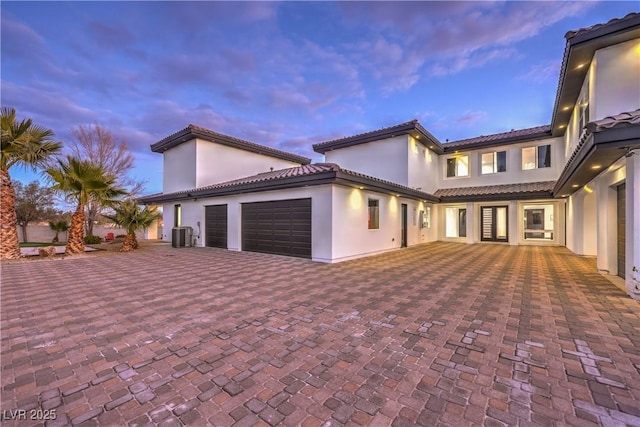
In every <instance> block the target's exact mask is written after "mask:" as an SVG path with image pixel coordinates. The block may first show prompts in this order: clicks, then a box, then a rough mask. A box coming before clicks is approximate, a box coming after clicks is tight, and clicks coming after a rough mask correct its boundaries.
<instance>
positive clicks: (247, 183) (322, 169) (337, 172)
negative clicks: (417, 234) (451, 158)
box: [139, 163, 437, 203]
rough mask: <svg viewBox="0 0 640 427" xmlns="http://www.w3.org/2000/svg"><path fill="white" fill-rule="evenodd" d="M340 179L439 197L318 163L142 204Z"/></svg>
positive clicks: (148, 198)
mask: <svg viewBox="0 0 640 427" xmlns="http://www.w3.org/2000/svg"><path fill="white" fill-rule="evenodd" d="M336 178H343V179H347V180H354V181H357V182H360V183H363V184H364V185H366V184H369V185H372V186H373V187H376V186H379V187H380V188H385V189H387V190H388V191H391V190H393V192H397V193H402V194H405V195H409V196H412V197H416V198H420V199H430V200H432V201H437V199H435V197H433V196H432V195H431V194H428V193H424V192H422V191H418V190H415V189H413V188H410V187H405V186H403V185H399V184H396V183H394V182H391V181H385V180H383V179H379V178H375V177H372V176H369V175H364V174H361V173H358V172H354V171H350V170H347V169H342V168H341V167H340V166H338V165H337V164H335V163H314V164H309V165H302V166H297V167H292V168H287V169H280V170H275V171H270V172H263V173H259V174H256V175H251V176H247V177H244V178H240V179H235V180H232V181H226V182H221V183H218V184H213V185H208V186H205V187H199V188H193V189H189V190H182V191H176V192H173V193H167V194H164V193H157V194H152V195H148V196H144V197H141V198H140V199H139V200H140V201H141V202H142V203H152V202H155V201H160V200H172V199H179V198H187V197H206V196H212V195H221V194H226V193H231V192H238V191H239V190H243V191H242V192H251V191H258V190H268V189H276V188H278V186H279V185H282V184H286V183H289V184H294V185H291V186H301V185H310V184H313V183H314V181H320V182H315V183H316V184H317V183H324V182H325V180H326V179H328V180H330V181H331V180H335V179H336ZM295 184H297V185H295ZM287 188H290V187H287Z"/></svg>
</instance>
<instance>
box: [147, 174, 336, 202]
mask: <svg viewBox="0 0 640 427" xmlns="http://www.w3.org/2000/svg"><path fill="white" fill-rule="evenodd" d="M335 175H336V172H334V171H327V172H321V173H317V174H313V175H306V176H293V177H287V178H282V179H278V180H276V181H274V180H269V181H262V182H251V183H244V184H236V185H229V186H226V187H214V188H203V189H194V190H189V191H180V192H175V193H169V194H159V195H152V196H147V197H141V198H140V199H139V200H140V201H141V203H145V204H152V203H154V202H168V201H180V200H193V199H203V198H206V197H219V196H230V195H235V194H244V193H254V192H261V191H271V190H283V189H288V188H296V187H302V186H311V185H322V184H330V183H332V182H333V181H335V179H336V177H335Z"/></svg>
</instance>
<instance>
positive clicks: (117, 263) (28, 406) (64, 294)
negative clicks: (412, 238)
mask: <svg viewBox="0 0 640 427" xmlns="http://www.w3.org/2000/svg"><path fill="white" fill-rule="evenodd" d="M1 268H2V270H1V273H2V289H1V290H2V304H1V309H2V313H1V316H2V324H1V326H2V346H1V354H0V355H1V357H2V358H1V369H2V370H1V374H2V394H1V397H2V401H1V403H2V411H3V413H2V415H3V418H4V419H5V422H6V424H7V425H11V424H15V425H43V424H46V425H83V426H89V425H101V426H102V425H131V426H134V425H161V426H173V425H175V426H179V425H220V426H227V425H238V426H244V425H247V426H252V425H263V426H269V425H270V426H274V425H285V426H297V425H305V426H318V425H322V424H323V423H325V422H327V421H329V423H326V425H332V426H333V425H353V426H356V425H375V426H382V425H393V426H413V425H425V426H431V425H438V424H441V425H452V426H453V425H455V426H458V425H483V424H484V425H487V426H493V425H496V426H500V425H579V426H583V425H590V424H596V425H597V424H600V425H625V424H626V425H640V409H639V408H640V305H639V304H638V303H637V302H634V301H633V300H631V299H630V298H628V297H627V296H626V295H625V294H624V293H623V292H622V291H620V290H619V289H617V288H616V287H615V286H613V285H612V284H610V283H609V282H608V280H607V279H606V278H604V277H603V276H601V275H599V274H597V273H596V272H595V262H594V260H592V259H588V258H582V257H577V256H575V255H573V254H571V253H570V252H569V251H568V250H567V249H565V248H552V247H511V246H506V245H505V246H503V245H473V246H467V245H460V244H454V243H442V242H439V243H433V244H427V245H422V246H419V247H413V248H409V249H403V250H400V251H396V252H392V253H389V254H384V255H381V256H376V257H370V258H365V259H360V260H355V261H350V262H345V263H340V264H335V265H324V264H318V263H313V262H311V261H307V260H302V259H294V258H286V257H278V256H271V255H263V254H254V253H238V252H227V251H224V250H218V249H209V248H185V249H171V248H169V247H165V246H159V247H153V248H150V249H149V250H146V251H144V252H139V253H132V254H109V255H107V256H85V257H81V258H75V259H74V258H67V259H64V260H58V259H56V260H42V261H30V262H17V263H16V262H8V263H3V264H2V266H1ZM22 411H24V412H22ZM22 416H26V418H27V421H28V422H25V421H24V420H19V421H13V422H11V421H9V419H11V418H16V417H22ZM47 416H48V417H50V418H54V417H55V419H52V420H49V421H46V423H45V420H43V417H47ZM30 418H33V419H30ZM4 424H5V423H4V422H3V425H4Z"/></svg>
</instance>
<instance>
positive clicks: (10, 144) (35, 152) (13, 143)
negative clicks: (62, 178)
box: [0, 107, 62, 259]
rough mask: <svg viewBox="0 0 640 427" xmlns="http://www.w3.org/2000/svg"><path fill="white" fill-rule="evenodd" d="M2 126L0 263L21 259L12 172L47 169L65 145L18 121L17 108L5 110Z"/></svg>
mask: <svg viewBox="0 0 640 427" xmlns="http://www.w3.org/2000/svg"><path fill="white" fill-rule="evenodd" d="M0 122H1V127H2V136H1V138H0V140H1V145H2V150H1V155H0V186H1V188H0V242H1V246H0V259H15V258H19V257H20V244H19V242H18V230H17V228H16V225H17V222H16V208H15V204H16V192H15V190H14V188H13V184H12V182H11V177H10V176H9V169H11V167H12V166H15V165H21V166H23V167H25V168H26V167H28V166H30V167H33V168H36V167H39V166H43V165H44V162H45V161H46V160H47V158H49V156H51V155H53V154H55V153H57V152H58V151H59V150H60V148H61V147H62V144H60V143H59V142H54V141H53V140H52V139H51V138H52V137H53V131H52V130H50V129H45V128H44V127H41V126H38V125H34V124H33V123H32V121H31V119H25V120H22V121H18V120H17V119H16V110H15V109H14V108H6V107H2V110H1V111H0Z"/></svg>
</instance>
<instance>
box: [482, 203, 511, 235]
mask: <svg viewBox="0 0 640 427" xmlns="http://www.w3.org/2000/svg"><path fill="white" fill-rule="evenodd" d="M507 212H508V208H507V206H483V207H482V208H481V209H480V223H481V224H482V230H481V231H480V240H481V241H484V242H508V241H509V236H508V231H507V230H508V220H507Z"/></svg>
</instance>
